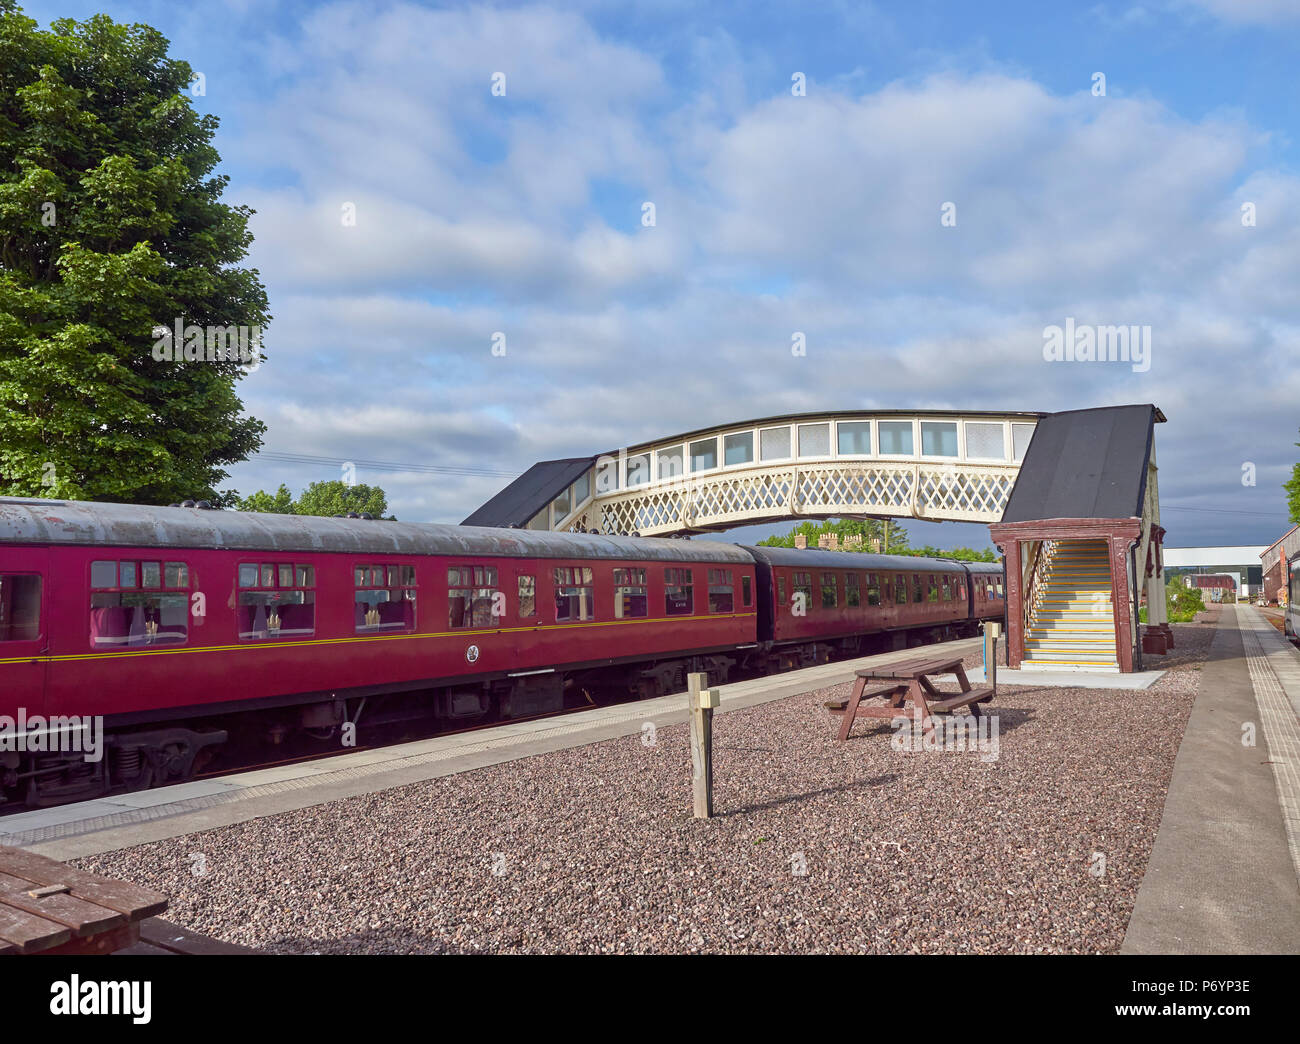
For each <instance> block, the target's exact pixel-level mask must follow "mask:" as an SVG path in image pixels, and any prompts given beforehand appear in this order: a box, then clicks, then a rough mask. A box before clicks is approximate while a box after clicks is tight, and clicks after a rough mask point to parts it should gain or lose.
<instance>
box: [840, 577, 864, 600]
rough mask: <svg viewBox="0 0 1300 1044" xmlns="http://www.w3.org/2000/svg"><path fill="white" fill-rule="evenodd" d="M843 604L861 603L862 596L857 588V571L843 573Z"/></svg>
mask: <svg viewBox="0 0 1300 1044" xmlns="http://www.w3.org/2000/svg"><path fill="white" fill-rule="evenodd" d="M844 604H845V605H850V606H854V605H861V604H862V596H861V593H860V591H859V588H858V574H857V573H845V574H844Z"/></svg>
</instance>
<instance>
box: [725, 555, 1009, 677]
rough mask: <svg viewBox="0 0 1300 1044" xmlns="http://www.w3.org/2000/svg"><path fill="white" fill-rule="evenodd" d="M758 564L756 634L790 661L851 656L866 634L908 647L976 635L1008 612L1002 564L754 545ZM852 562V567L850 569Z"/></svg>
mask: <svg viewBox="0 0 1300 1044" xmlns="http://www.w3.org/2000/svg"><path fill="white" fill-rule="evenodd" d="M748 550H749V551H750V552H751V553H752V554H753V556H754V559H755V561H756V562H757V564H758V585H759V589H760V591H762V592H764V596H763V597H762V598H761V599H760V601H759V605H758V613H759V617H758V632H759V638H760V640H761V641H763V642H768V641H770V642H771V643H772V654H773V655H775V656H777V657H778V658H782V659H786V660H789V661H791V663H790V665H794V664H807V663H822V662H825V660H826V658H827V657H828V656H829V654H830V653H831V652H842V653H853V652H857V651H859V650H860V649H861V647H862V640H863V638H864V637H865V636H868V635H876V634H886V635H890V636H891V638H890V639H889V640H888V642H887V645H890V646H893V647H895V648H902V647H905V646H907V645H908V644H918V643H919V642H920V641H921V640H930V641H939V640H942V639H943V638H945V637H949V636H951V635H954V634H956V635H971V634H974V633H976V631H977V630H978V628H979V623H980V621H981V620H985V619H997V618H1000V617H1001V616H1002V615H1003V613H1004V612H1005V599H1004V598H1003V594H1002V589H1001V588H1002V567H1001V566H999V565H994V564H992V563H987V562H974V563H963V562H955V561H949V560H946V559H937V558H914V557H902V556H898V555H873V554H858V553H852V554H846V553H844V552H842V551H822V550H814V549H811V548H809V549H792V548H780V547H751V548H749V549H748ZM846 567H851V568H846Z"/></svg>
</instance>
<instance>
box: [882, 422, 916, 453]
mask: <svg viewBox="0 0 1300 1044" xmlns="http://www.w3.org/2000/svg"><path fill="white" fill-rule="evenodd" d="M914 445H915V443H913V441H912V422H911V421H881V422H880V452H881V454H883V455H884V456H887V457H910V456H912V452H913V446H914Z"/></svg>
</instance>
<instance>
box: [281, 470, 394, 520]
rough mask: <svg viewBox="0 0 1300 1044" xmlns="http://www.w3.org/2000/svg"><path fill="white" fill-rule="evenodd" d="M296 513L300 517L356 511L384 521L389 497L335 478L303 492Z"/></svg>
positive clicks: (369, 488) (380, 491)
mask: <svg viewBox="0 0 1300 1044" xmlns="http://www.w3.org/2000/svg"><path fill="white" fill-rule="evenodd" d="M294 510H295V511H296V512H297V513H298V514H299V515H346V514H347V513H348V512H350V511H355V512H357V514H361V513H362V512H365V513H368V514H371V515H374V517H375V518H383V517H384V512H385V511H387V510H388V498H387V497H386V496H385V495H384V491H383V490H382V489H380V488H379V487H378V486H367V485H363V484H361V483H358V484H357V485H355V486H349V485H347V484H346V483H345V482H341V481H339V480H338V479H334V480H333V481H332V482H313V483H312V484H311V485H310V486H308V487H307V488H306V489H305V490H303V494H302V496H300V497H299V498H298V503H297V506H296V507H295V509H294Z"/></svg>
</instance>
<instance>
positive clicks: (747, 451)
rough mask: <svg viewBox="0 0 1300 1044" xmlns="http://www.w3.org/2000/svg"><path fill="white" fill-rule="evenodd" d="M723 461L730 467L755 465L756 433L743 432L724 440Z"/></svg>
mask: <svg viewBox="0 0 1300 1044" xmlns="http://www.w3.org/2000/svg"><path fill="white" fill-rule="evenodd" d="M722 452H723V461H724V462H725V463H726V465H727V466H728V467H731V466H733V465H736V464H752V463H754V433H753V432H752V431H742V432H739V433H737V434H735V435H728V436H726V438H724V439H723V450H722Z"/></svg>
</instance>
